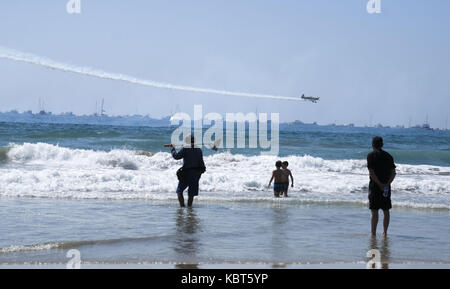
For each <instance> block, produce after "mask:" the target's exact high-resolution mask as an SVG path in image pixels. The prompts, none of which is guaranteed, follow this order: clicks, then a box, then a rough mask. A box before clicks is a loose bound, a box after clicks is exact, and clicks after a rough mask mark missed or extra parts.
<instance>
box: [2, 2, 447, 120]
mask: <svg viewBox="0 0 450 289" xmlns="http://www.w3.org/2000/svg"><path fill="white" fill-rule="evenodd" d="M67 2H68V1H67V0H39V1H29V0H2V1H1V2H0V46H3V47H7V48H12V49H16V50H20V51H24V52H29V53H33V54H36V55H41V56H45V57H48V58H51V59H54V60H57V61H60V62H67V63H71V64H74V65H79V66H89V67H92V68H96V69H102V70H105V71H109V72H116V73H124V74H128V75H132V76H136V77H139V78H143V79H149V80H155V81H161V82H170V83H173V84H180V85H187V86H197V87H205V88H213V89H222V90H231V91H243V92H251V93H261V94H275V95H285V96H300V95H301V94H302V93H305V94H307V95H314V96H319V97H321V101H320V103H318V104H312V103H305V102H298V103H297V102H290V101H279V100H261V99H249V98H242V97H221V96H216V95H204V94H197V93H191V92H181V91H168V90H161V89H155V88H150V87H141V86H136V85H132V84H127V83H122V82H115V81H109V80H101V79H95V78H91V77H87V76H80V75H76V74H72V73H64V72H60V71H55V70H48V69H45V68H42V67H39V66H34V65H30V64H24V63H17V62H13V61H10V60H5V59H0V111H7V110H11V109H17V110H20V111H24V110H28V109H32V110H33V111H37V110H38V101H39V98H41V99H42V100H43V101H44V103H45V109H47V110H50V111H53V112H67V111H73V112H74V113H77V114H91V113H93V112H94V110H95V102H96V101H97V102H100V100H101V99H102V98H104V99H105V109H106V111H107V113H108V114H111V115H118V114H136V113H137V114H150V115H151V116H154V117H162V116H166V115H169V114H170V113H171V112H173V111H175V110H176V108H177V106H178V107H179V110H181V111H184V112H187V113H189V114H192V112H193V106H194V104H203V106H204V107H203V110H204V113H208V112H219V113H222V114H224V113H225V112H245V113H246V112H253V111H255V110H256V109H258V111H260V112H279V113H280V118H281V120H282V121H291V120H295V119H299V120H302V121H305V122H313V121H317V122H319V123H322V124H327V123H332V122H336V123H339V124H342V123H355V124H358V125H365V124H370V122H372V124H376V123H382V124H388V125H394V124H404V125H408V122H409V120H410V119H411V122H412V124H416V123H423V122H424V121H425V118H426V116H427V114H428V116H429V122H430V124H431V125H432V126H433V127H444V126H445V122H446V118H447V117H448V115H449V108H450V17H448V15H449V13H450V1H448V0H412V1H411V0H381V2H382V13H381V14H372V15H371V14H368V13H367V11H366V4H367V0H341V1H336V0H293V1H288V0H283V1H280V0H273V1H266V0H222V1H216V0H203V1H198V0H190V1H186V0H177V1H175V0H164V1H163V0H161V1H149V0H142V1H138V0H135V1H125V0H122V1H119V0H81V5H82V13H81V14H79V15H77V14H68V13H67V12H66V3H67Z"/></svg>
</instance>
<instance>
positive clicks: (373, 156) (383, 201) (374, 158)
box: [367, 136, 396, 236]
mask: <svg viewBox="0 0 450 289" xmlns="http://www.w3.org/2000/svg"><path fill="white" fill-rule="evenodd" d="M382 147H383V138H382V137H379V136H376V137H374V138H373V140H372V149H373V151H372V152H371V153H369V154H368V155H367V168H368V169H369V175H370V183H369V208H370V210H371V211H372V217H371V227H372V236H376V232H377V225H378V211H379V210H380V209H381V210H383V214H384V220H383V229H384V230H383V235H384V236H387V231H388V228H389V221H390V212H389V210H390V209H392V202H391V183H392V182H393V181H394V179H395V175H396V172H395V168H396V166H395V164H394V158H393V157H392V156H391V155H390V154H389V153H387V152H385V151H384V150H382Z"/></svg>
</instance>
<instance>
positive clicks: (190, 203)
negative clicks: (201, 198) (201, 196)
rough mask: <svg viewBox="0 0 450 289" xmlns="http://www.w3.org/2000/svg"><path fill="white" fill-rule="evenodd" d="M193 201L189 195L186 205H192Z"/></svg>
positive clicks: (192, 197)
mask: <svg viewBox="0 0 450 289" xmlns="http://www.w3.org/2000/svg"><path fill="white" fill-rule="evenodd" d="M193 202H194V196H189V198H188V207H192V203H193Z"/></svg>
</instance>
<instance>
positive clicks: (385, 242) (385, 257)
mask: <svg viewBox="0 0 450 289" xmlns="http://www.w3.org/2000/svg"><path fill="white" fill-rule="evenodd" d="M389 246H390V239H389V237H383V238H380V240H378V239H377V237H376V236H371V237H370V242H369V250H378V252H379V258H380V259H379V261H380V263H381V269H389V263H390V258H391V251H390V250H389Z"/></svg>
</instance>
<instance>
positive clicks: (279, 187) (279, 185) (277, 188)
mask: <svg viewBox="0 0 450 289" xmlns="http://www.w3.org/2000/svg"><path fill="white" fill-rule="evenodd" d="M281 166H282V163H281V161H277V162H276V163H275V167H276V168H277V169H276V170H274V171H273V172H272V178H271V179H270V182H269V187H270V185H271V184H272V181H273V180H274V179H275V183H274V185H273V193H274V195H275V197H276V198H278V197H280V193H282V192H283V188H284V185H283V170H282V169H281Z"/></svg>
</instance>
